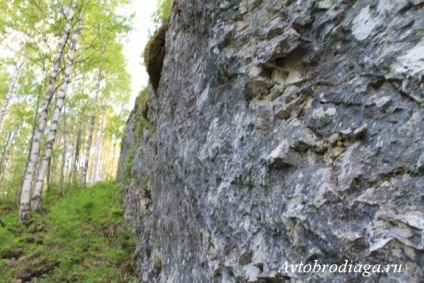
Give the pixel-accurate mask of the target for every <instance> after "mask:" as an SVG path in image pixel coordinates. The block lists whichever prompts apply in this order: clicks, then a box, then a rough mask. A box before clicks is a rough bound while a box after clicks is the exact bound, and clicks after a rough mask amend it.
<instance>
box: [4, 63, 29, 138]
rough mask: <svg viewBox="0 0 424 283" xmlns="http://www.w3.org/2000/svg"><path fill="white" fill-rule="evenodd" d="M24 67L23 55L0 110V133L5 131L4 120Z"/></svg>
mask: <svg viewBox="0 0 424 283" xmlns="http://www.w3.org/2000/svg"><path fill="white" fill-rule="evenodd" d="M23 65H24V56H23V55H22V56H21V59H19V63H18V65H17V66H16V71H15V74H14V75H13V78H12V83H11V84H10V87H9V90H8V91H7V93H6V97H5V99H4V101H3V104H2V106H1V108H0V133H1V131H2V129H3V120H4V117H5V116H6V111H7V108H8V107H9V103H10V100H12V97H13V93H14V91H15V88H16V85H17V84H18V79H19V75H20V73H21V69H22V66H23Z"/></svg>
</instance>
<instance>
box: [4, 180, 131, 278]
mask: <svg viewBox="0 0 424 283" xmlns="http://www.w3.org/2000/svg"><path fill="white" fill-rule="evenodd" d="M68 192H69V193H68V194H67V195H66V197H63V198H61V197H58V196H51V195H52V194H50V195H49V194H48V195H47V198H46V199H45V200H44V202H43V204H42V205H43V210H42V211H41V212H40V213H37V214H34V215H33V217H32V219H31V221H29V222H28V223H25V224H22V223H20V222H19V220H18V211H17V205H16V204H13V203H7V202H6V203H4V202H3V203H2V202H1V200H0V220H1V222H2V223H3V224H4V227H3V225H1V223H0V283H3V282H4V283H12V282H46V283H47V282H48V283H51V282H138V281H137V279H136V271H135V258H134V252H135V248H136V238H135V234H134V233H133V232H131V231H128V230H126V229H125V225H124V210H123V207H122V195H121V191H120V186H119V185H117V184H115V183H98V184H96V185H94V186H92V187H85V188H72V189H70V190H69V191H68Z"/></svg>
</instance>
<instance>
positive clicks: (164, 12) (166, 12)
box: [152, 0, 173, 25]
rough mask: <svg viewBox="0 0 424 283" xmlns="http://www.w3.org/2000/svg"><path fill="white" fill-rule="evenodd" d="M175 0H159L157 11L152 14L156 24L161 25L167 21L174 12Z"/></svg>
mask: <svg viewBox="0 0 424 283" xmlns="http://www.w3.org/2000/svg"><path fill="white" fill-rule="evenodd" d="M172 3H173V0H159V1H158V5H157V7H156V11H155V12H154V13H153V15H152V19H153V22H154V23H155V24H156V25H161V24H163V23H164V22H166V21H167V20H168V19H169V18H170V17H171V13H172Z"/></svg>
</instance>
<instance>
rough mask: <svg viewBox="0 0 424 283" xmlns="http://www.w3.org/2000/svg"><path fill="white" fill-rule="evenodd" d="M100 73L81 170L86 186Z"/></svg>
mask: <svg viewBox="0 0 424 283" xmlns="http://www.w3.org/2000/svg"><path fill="white" fill-rule="evenodd" d="M104 52H105V49H103V54H104ZM102 72H103V68H102V67H100V69H99V75H98V77H97V83H96V93H95V95H94V98H93V106H92V108H91V116H90V126H89V129H88V139H87V147H86V149H85V158H84V167H83V168H82V184H83V185H85V184H87V172H88V162H89V160H90V154H91V152H90V151H91V143H92V142H93V132H94V125H95V123H96V114H97V101H98V100H99V93H100V82H101V81H102Z"/></svg>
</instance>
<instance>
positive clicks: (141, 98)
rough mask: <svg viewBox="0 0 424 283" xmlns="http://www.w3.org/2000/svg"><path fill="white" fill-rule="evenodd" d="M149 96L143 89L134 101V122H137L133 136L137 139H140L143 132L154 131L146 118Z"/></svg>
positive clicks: (147, 91)
mask: <svg viewBox="0 0 424 283" xmlns="http://www.w3.org/2000/svg"><path fill="white" fill-rule="evenodd" d="M149 95H150V93H149V90H148V89H147V88H144V89H143V90H142V91H141V92H140V94H139V95H138V96H137V98H136V100H135V109H136V110H135V111H136V112H135V120H136V121H137V124H136V129H135V134H136V136H137V137H139V138H140V137H142V135H143V132H144V131H145V130H152V129H154V125H153V123H152V122H151V121H150V120H149V119H148V117H147V114H148V111H149V105H148V102H149V101H148V100H149Z"/></svg>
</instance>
